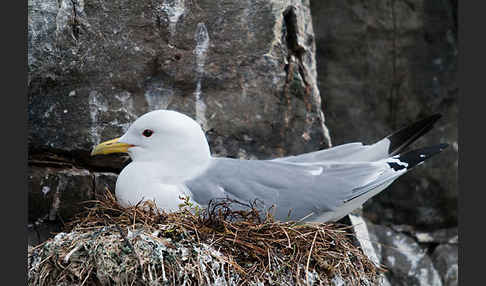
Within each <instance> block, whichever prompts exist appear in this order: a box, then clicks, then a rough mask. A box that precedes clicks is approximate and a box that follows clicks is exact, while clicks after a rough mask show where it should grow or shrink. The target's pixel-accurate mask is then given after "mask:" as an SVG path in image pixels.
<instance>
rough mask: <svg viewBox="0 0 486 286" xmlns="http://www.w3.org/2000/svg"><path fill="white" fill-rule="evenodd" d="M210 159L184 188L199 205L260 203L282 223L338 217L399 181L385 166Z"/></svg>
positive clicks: (378, 164)
mask: <svg viewBox="0 0 486 286" xmlns="http://www.w3.org/2000/svg"><path fill="white" fill-rule="evenodd" d="M212 160H213V162H212V163H211V165H210V167H209V168H208V169H207V170H206V172H205V173H204V174H202V175H200V176H198V177H197V178H194V179H192V180H190V181H187V182H186V184H185V185H186V187H187V188H188V189H189V190H190V191H191V192H192V197H193V199H194V200H195V201H196V202H197V203H199V204H202V205H207V203H208V202H209V201H210V200H211V199H216V198H230V199H235V200H238V201H240V202H243V203H248V202H251V201H253V200H255V199H258V200H259V201H261V202H263V203H264V207H265V208H269V207H271V206H275V209H274V211H275V217H276V218H277V219H280V220H285V219H300V218H303V217H305V216H307V215H308V214H310V213H314V214H315V215H320V214H323V213H333V212H337V211H338V210H339V208H340V207H342V206H343V205H344V204H346V203H347V202H348V201H351V200H353V199H354V198H356V197H359V196H361V195H362V194H365V193H367V192H368V191H370V190H372V189H373V186H376V185H377V184H379V183H380V182H382V181H383V182H384V181H386V180H389V179H391V178H392V177H394V176H397V174H394V173H397V172H395V171H393V170H391V169H390V167H389V165H388V164H387V163H386V162H385V161H383V162H361V163H328V164H326V163H322V162H321V163H315V164H299V163H292V162H285V161H272V160H238V159H228V158H214V159H212ZM289 211H290V216H289Z"/></svg>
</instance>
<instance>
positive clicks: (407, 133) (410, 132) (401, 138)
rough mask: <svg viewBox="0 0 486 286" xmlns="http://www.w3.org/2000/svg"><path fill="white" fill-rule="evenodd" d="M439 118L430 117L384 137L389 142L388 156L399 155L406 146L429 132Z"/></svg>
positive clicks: (436, 115)
mask: <svg viewBox="0 0 486 286" xmlns="http://www.w3.org/2000/svg"><path fill="white" fill-rule="evenodd" d="M441 117H442V115H440V114H434V115H431V116H429V117H427V118H424V119H422V120H419V121H417V122H414V123H412V124H411V125H409V126H406V127H403V128H402V129H400V130H398V131H395V132H394V133H392V134H390V135H388V136H387V137H386V138H387V139H388V140H390V147H389V149H388V154H389V155H391V156H393V155H396V154H400V152H402V151H403V150H404V149H405V148H406V147H407V146H408V145H410V144H412V143H413V142H414V141H415V140H417V139H418V138H420V137H421V136H422V135H424V134H425V133H427V132H428V131H430V129H432V127H434V124H435V122H437V120H439V119H440V118H441ZM431 148H432V147H431Z"/></svg>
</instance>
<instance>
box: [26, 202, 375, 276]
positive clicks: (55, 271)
mask: <svg viewBox="0 0 486 286" xmlns="http://www.w3.org/2000/svg"><path fill="white" fill-rule="evenodd" d="M91 203H92V206H91V207H88V208H86V211H85V212H84V213H82V214H80V215H79V216H78V217H77V218H76V219H75V220H74V221H72V222H71V223H70V224H69V225H68V226H67V229H66V231H65V232H61V233H59V234H57V235H56V236H55V237H53V238H51V239H49V240H47V241H46V242H44V243H42V244H40V245H38V246H36V247H34V248H31V249H29V251H28V282H29V285H376V284H378V282H379V279H380V275H379V274H380V272H382V271H383V269H382V268H380V267H378V266H376V265H375V264H374V263H373V262H372V261H371V260H370V259H369V258H368V257H367V256H366V255H365V254H364V253H363V251H362V250H361V249H360V248H359V247H357V246H355V243H353V242H354V240H353V237H352V235H353V234H352V231H351V229H350V227H349V226H345V225H339V224H331V223H326V224H304V223H299V222H279V221H275V220H274V219H273V217H272V216H271V215H270V214H268V213H266V214H265V216H262V215H261V214H260V212H259V211H258V209H257V208H256V207H255V206H254V205H249V208H248V209H247V210H241V209H240V210H233V208H232V204H233V203H234V202H231V201H227V200H224V201H218V202H211V204H210V205H209V206H208V207H207V208H206V209H199V208H197V207H194V206H192V205H191V203H190V202H189V200H188V199H187V198H186V199H185V200H184V201H183V204H182V205H181V208H180V210H179V211H177V212H173V213H166V212H164V211H160V210H158V209H157V208H156V206H155V205H154V203H153V202H151V201H145V202H143V203H140V204H139V205H137V206H134V207H130V208H123V207H121V206H120V205H118V203H117V202H116V199H115V198H114V197H113V195H112V194H111V193H110V192H107V194H106V196H105V197H104V198H103V199H101V200H99V201H94V202H91ZM93 203H94V204H93Z"/></svg>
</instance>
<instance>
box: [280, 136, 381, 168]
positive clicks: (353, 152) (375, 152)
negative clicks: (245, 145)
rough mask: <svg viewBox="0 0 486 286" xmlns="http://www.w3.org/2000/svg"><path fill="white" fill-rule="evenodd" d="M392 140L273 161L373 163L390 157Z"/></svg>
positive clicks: (340, 146)
mask: <svg viewBox="0 0 486 286" xmlns="http://www.w3.org/2000/svg"><path fill="white" fill-rule="evenodd" d="M389 146H390V140H388V139H387V138H384V139H382V140H380V141H378V142H376V143H375V144H372V145H363V144H362V143H361V142H355V143H348V144H343V145H339V146H336V147H332V148H329V149H324V150H319V151H315V152H310V153H306V154H302V155H297V156H288V157H283V158H277V159H274V160H273V161H287V162H295V163H319V162H323V161H328V162H330V161H333V162H373V161H377V160H382V159H385V158H387V157H389Z"/></svg>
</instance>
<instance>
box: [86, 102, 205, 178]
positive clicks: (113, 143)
mask: <svg viewBox="0 0 486 286" xmlns="http://www.w3.org/2000/svg"><path fill="white" fill-rule="evenodd" d="M120 152H126V153H128V154H129V155H130V158H131V159H132V161H133V162H134V163H142V162H145V163H150V162H155V161H158V162H167V164H168V165H167V166H166V167H167V170H165V171H167V174H170V169H178V170H180V168H187V171H188V173H191V172H190V171H191V170H190V169H191V168H194V167H193V166H197V165H199V166H200V167H201V166H204V165H205V164H206V163H208V162H209V160H210V157H211V154H210V150H209V145H208V142H207V140H206V136H205V134H204V131H203V130H202V128H201V126H200V125H199V124H198V123H197V122H196V121H194V120H193V119H192V118H190V117H188V116H187V115H184V114H182V113H179V112H176V111H172V110H155V111H151V112H149V113H146V114H144V115H142V116H141V117H139V118H138V119H137V120H136V121H135V122H134V123H133V124H132V125H131V126H130V128H129V129H128V131H127V132H126V133H125V134H124V135H123V136H122V137H120V138H116V139H113V140H110V141H106V142H103V143H101V144H99V145H98V146H96V148H95V149H93V151H92V153H91V154H92V155H97V154H109V153H120ZM184 155H186V156H184ZM184 157H187V158H188V160H184ZM189 157H190V160H189ZM174 164H176V165H177V166H175V165H174Z"/></svg>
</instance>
